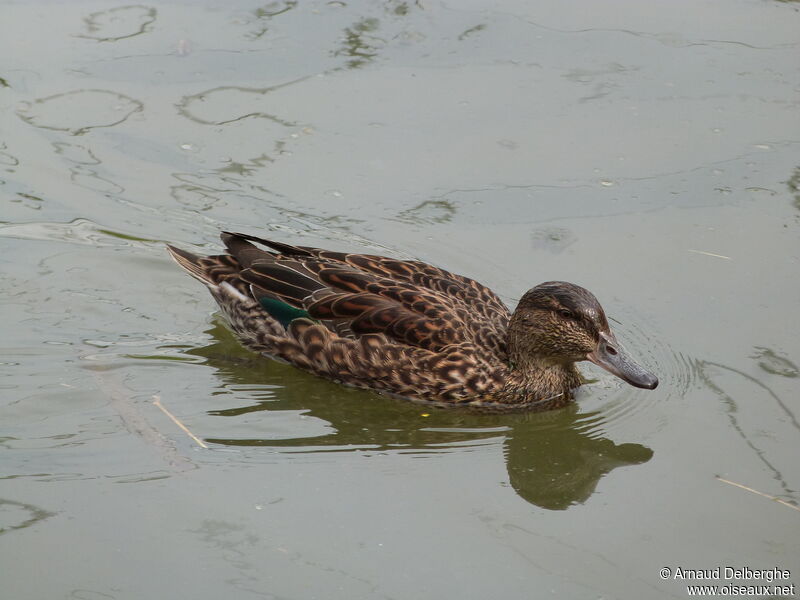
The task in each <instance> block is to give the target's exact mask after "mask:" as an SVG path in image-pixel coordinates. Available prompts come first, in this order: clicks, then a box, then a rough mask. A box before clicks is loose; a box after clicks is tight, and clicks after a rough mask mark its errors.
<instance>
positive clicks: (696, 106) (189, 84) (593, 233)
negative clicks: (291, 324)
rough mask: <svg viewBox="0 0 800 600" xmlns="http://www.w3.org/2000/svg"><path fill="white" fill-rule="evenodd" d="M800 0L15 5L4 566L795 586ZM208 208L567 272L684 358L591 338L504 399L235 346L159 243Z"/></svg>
mask: <svg viewBox="0 0 800 600" xmlns="http://www.w3.org/2000/svg"><path fill="white" fill-rule="evenodd" d="M798 7H800V5H798V4H796V3H791V2H771V1H768V0H747V1H736V2H722V1H721V0H711V1H709V2H705V3H697V2H684V1H679V2H670V3H657V2H651V3H639V2H630V1H627V2H625V1H621V2H612V3H593V2H583V3H562V2H536V3H532V2H514V1H509V2H502V3H499V4H494V5H492V6H491V7H490V6H489V5H488V4H486V3H484V2H474V1H472V2H471V1H465V2H459V3H453V4H442V3H438V2H429V1H424V2H385V3H378V2H350V1H348V2H338V1H337V2H322V1H321V2H292V1H286V2H272V3H263V2H237V3H235V4H234V7H233V8H224V7H223V4H222V3H212V2H205V3H201V2H174V3H168V2H165V3H148V4H142V5H123V4H114V3H108V2H80V1H79V2H53V3H47V2H2V3H0V56H2V57H3V59H2V61H0V109H1V110H0V206H2V213H0V248H1V249H2V271H0V281H1V282H2V288H1V289H0V292H1V293H2V295H3V304H2V331H3V335H2V342H3V343H2V359H0V360H1V362H2V366H1V367H0V369H1V370H2V371H1V372H2V375H3V378H2V381H1V382H0V386H2V395H0V423H1V424H2V425H0V440H2V457H3V462H2V465H3V469H2V479H1V480H0V565H2V567H1V568H2V587H3V590H4V591H3V597H4V598H5V597H7V598H13V599H22V598H25V599H27V598H37V599H38V598H65V599H80V600H89V599H91V600H99V599H101V598H114V599H117V600H121V599H137V600H138V599H141V598H170V597H174V598H189V597H192V598H219V597H225V598H250V597H267V598H297V599H300V598H302V599H308V598H321V599H322V598H324V599H330V598H342V599H354V598H454V597H458V598H476V599H477V598H515V599H516V598H520V599H523V598H525V599H527V598H543V597H553V598H575V599H584V598H586V599H589V598H591V599H595V598H626V599H627V598H683V597H686V595H687V593H686V584H687V583H698V582H696V581H680V580H675V579H672V578H671V579H669V580H666V581H665V580H662V579H661V577H660V576H659V571H660V569H661V568H663V567H669V568H671V569H673V570H674V569H675V568H677V567H683V568H690V569H712V568H714V567H717V566H722V567H725V566H732V567H736V568H741V567H749V568H753V569H756V568H775V567H777V568H782V569H789V570H790V571H791V574H792V578H791V580H790V581H789V582H778V583H791V582H794V583H800V536H798V532H800V513H798V511H797V510H795V509H794V508H793V507H797V506H798V504H799V503H800V491H799V488H798V486H800V466H798V453H799V452H800V425H798V419H800V417H799V416H798V415H799V414H800V393H798V392H800V389H799V388H798V367H797V364H798V362H799V361H800V342H798V335H797V326H796V320H797V318H796V313H797V307H798V300H800V284H798V281H800V278H798V272H799V271H798V257H800V245H799V244H798V238H799V237H800V235H799V234H800V166H798V165H800V153H799V152H798V150H800V117H799V116H798V114H800V113H798V108H799V107H800V106H799V105H800V102H799V101H798V92H800V84H799V83H798V82H800V78H799V77H798V75H800V61H799V60H798V58H800V52H799V51H800V42H798V31H800V12H798ZM222 229H230V230H234V231H246V232H252V233H256V234H269V235H271V236H274V237H275V238H276V239H284V240H294V239H297V238H298V237H299V238H301V240H302V242H303V243H305V244H308V245H326V246H328V247H331V248H335V249H350V250H356V251H369V252H379V253H384V254H390V255H395V256H403V257H406V256H414V257H418V258H421V259H424V260H427V261H429V262H432V263H434V264H437V265H440V266H443V267H445V268H448V269H450V270H453V271H456V272H459V273H463V274H465V275H469V276H472V277H474V278H476V279H478V280H480V281H482V282H484V283H486V284H489V285H491V286H492V287H493V288H494V289H496V290H497V291H498V292H499V293H500V294H501V296H503V297H504V298H505V299H506V300H507V301H508V302H509V304H512V305H513V304H514V303H515V301H516V299H517V298H518V297H519V295H520V294H521V293H522V292H523V291H524V290H526V289H527V288H529V287H531V286H532V285H534V284H536V283H538V282H541V281H545V280H549V279H565V280H569V281H574V282H576V283H579V284H581V285H584V286H586V287H588V288H589V289H591V290H592V291H594V292H595V294H596V295H597V296H598V297H599V298H600V300H601V302H602V303H603V304H604V306H605V308H606V311H607V312H608V313H609V315H610V316H611V317H612V318H613V323H612V325H613V326H614V327H615V329H616V330H617V332H618V336H619V337H620V338H621V339H622V340H623V341H624V342H625V343H626V345H627V346H628V347H629V349H630V350H631V352H632V353H633V354H634V355H636V356H638V357H640V358H641V359H642V362H643V363H644V364H646V365H647V366H649V367H650V368H651V369H652V370H653V371H655V372H656V373H657V374H658V375H659V377H660V379H661V385H660V386H659V388H658V389H657V390H655V391H654V392H647V391H643V390H636V389H633V388H630V387H625V386H624V385H623V384H621V383H620V382H619V381H617V380H615V379H614V378H613V377H611V376H610V375H606V374H605V373H603V372H600V371H598V370H596V369H594V368H590V367H585V368H584V372H585V373H586V375H587V377H588V378H589V379H590V380H591V383H590V384H589V385H587V386H585V387H584V388H583V389H582V391H581V392H580V394H579V398H578V402H577V404H576V405H575V406H573V407H571V408H569V409H566V410H562V411H557V412H552V413H545V414H534V415H507V416H475V415H470V414H463V413H459V412H448V411H441V410H427V411H426V410H425V409H423V408H421V407H419V406H414V405H411V404H406V403H403V402H400V401H397V400H392V399H386V398H383V397H380V396H377V395H375V394H371V393H367V392H363V391H356V390H350V389H343V388H341V387H338V386H336V385H334V384H331V383H328V382H325V381H322V380H319V379H316V378H314V377H312V376H309V375H306V374H303V373H300V372H298V371H296V370H294V369H292V368H290V367H287V366H285V365H280V364H276V363H272V362H268V361H265V360H262V359H260V358H258V357H256V356H254V355H252V354H250V353H249V352H247V351H245V350H243V349H241V348H240V347H239V346H238V345H237V344H236V342H235V341H234V340H233V338H232V337H231V335H230V334H229V333H228V332H227V330H226V329H225V328H224V326H223V325H222V324H221V322H220V321H219V320H218V318H217V317H216V316H215V314H214V305H213V302H212V300H211V298H210V296H209V295H208V294H207V293H206V292H205V291H204V290H203V289H202V286H200V285H198V284H197V283H196V282H195V281H193V280H191V279H190V278H188V277H186V276H185V274H183V273H182V272H181V271H180V270H179V269H178V268H177V267H176V266H175V265H174V264H173V263H172V262H171V261H170V260H169V259H168V258H167V255H166V253H165V252H164V249H163V243H164V242H165V241H171V242H174V243H177V244H178V245H180V246H182V247H184V248H187V249H194V250H197V251H212V250H214V249H216V248H218V247H219V243H218V240H217V235H218V231H219V230H222ZM154 399H160V403H161V405H163V406H164V407H165V408H166V409H168V410H169V411H170V412H172V413H173V414H175V415H176V416H177V417H178V418H179V419H180V420H181V421H182V422H183V423H184V424H185V425H186V426H187V427H188V428H189V430H190V431H191V432H193V433H194V434H195V435H196V436H198V438H199V440H200V442H202V443H203V444H204V445H206V446H207V448H203V447H201V446H200V445H198V444H197V443H196V442H195V441H193V440H192V439H191V438H190V437H189V436H188V435H186V434H185V433H184V432H183V431H182V430H180V429H179V428H178V426H177V425H176V424H175V423H173V422H172V421H171V420H170V419H169V418H168V417H167V415H166V414H165V413H163V412H162V411H161V410H160V409H159V407H158V405H156V404H154ZM719 477H721V478H723V479H725V480H728V481H731V482H736V483H739V484H742V485H745V486H747V487H749V488H752V489H753V490H757V491H759V492H761V493H763V494H766V495H768V496H772V497H775V498H778V499H780V500H782V501H784V502H785V504H781V503H779V502H776V501H773V500H770V499H769V498H767V497H764V496H761V495H758V494H756V493H753V492H751V491H748V490H745V489H742V488H739V487H736V486H734V485H731V484H729V483H726V482H723V481H721V480H720V479H719ZM710 583H719V584H720V585H722V584H725V583H737V584H742V583H746V582H742V581H733V582H731V581H727V582H726V581H716V582H715V581H712V582H710ZM750 583H754V582H752V581H751V582H750ZM755 583H763V582H755Z"/></svg>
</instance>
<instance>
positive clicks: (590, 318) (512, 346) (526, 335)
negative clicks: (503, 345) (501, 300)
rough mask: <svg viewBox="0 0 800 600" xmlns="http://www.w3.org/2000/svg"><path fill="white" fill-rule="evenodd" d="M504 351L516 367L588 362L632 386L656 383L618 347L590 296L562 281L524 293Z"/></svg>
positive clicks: (602, 313) (654, 378) (538, 367)
mask: <svg viewBox="0 0 800 600" xmlns="http://www.w3.org/2000/svg"><path fill="white" fill-rule="evenodd" d="M508 350H509V357H510V359H511V362H512V363H513V364H514V365H515V366H516V367H517V368H521V369H526V368H528V369H530V370H532V371H533V370H536V369H541V368H542V366H543V365H559V364H561V365H564V366H565V367H571V366H572V365H573V364H574V363H576V362H579V361H583V360H590V361H592V362H593V363H594V364H596V365H598V366H600V367H602V368H604V369H605V370H606V371H608V372H609V373H612V374H613V375H616V376H617V377H619V378H620V379H622V380H623V381H625V382H627V383H629V384H631V385H633V386H636V387H638V388H645V389H648V390H652V389H654V388H655V387H656V386H657V385H658V378H657V377H656V376H655V375H653V374H652V373H650V372H649V371H648V370H647V369H645V368H644V367H642V366H641V365H639V364H637V363H636V361H634V360H633V358H631V357H630V355H628V353H627V352H626V351H625V350H624V349H623V348H622V346H620V345H619V343H618V342H617V339H616V338H615V337H614V334H613V333H612V331H611V328H610V327H609V325H608V321H607V320H606V315H605V312H603V307H601V306H600V303H599V302H598V301H597V298H595V297H594V294H592V293H591V292H590V291H589V290H586V289H584V288H582V287H580V286H577V285H574V284H572V283H567V282H565V281H548V282H546V283H542V284H539V285H537V286H536V287H535V288H533V289H531V290H529V291H528V292H526V293H525V295H524V296H523V297H522V299H521V300H520V301H519V305H518V306H517V309H516V310H515V311H514V314H513V315H512V316H511V321H510V322H509V326H508Z"/></svg>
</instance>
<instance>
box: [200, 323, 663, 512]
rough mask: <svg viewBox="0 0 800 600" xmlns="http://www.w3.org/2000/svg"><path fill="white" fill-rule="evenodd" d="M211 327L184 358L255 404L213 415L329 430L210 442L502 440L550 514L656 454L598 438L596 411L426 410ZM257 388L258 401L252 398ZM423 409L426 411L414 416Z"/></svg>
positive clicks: (525, 488) (513, 479) (298, 444)
mask: <svg viewBox="0 0 800 600" xmlns="http://www.w3.org/2000/svg"><path fill="white" fill-rule="evenodd" d="M207 333H209V334H210V335H211V336H212V337H213V338H214V339H215V342H214V343H213V344H210V345H208V346H205V347H201V348H195V349H191V350H188V351H187V352H186V354H189V355H193V356H198V357H202V358H203V359H204V361H205V363H206V364H207V365H209V366H211V367H213V368H215V369H216V370H217V375H218V377H219V378H220V379H221V380H222V382H223V386H224V387H225V388H226V389H228V390H237V389H239V390H242V389H243V388H246V391H245V393H246V394H247V395H248V396H251V397H253V399H254V400H255V401H254V402H252V403H251V404H250V405H248V406H241V407H237V408H228V409H220V410H214V411H211V412H210V414H212V415H216V416H223V417H233V418H237V417H242V415H247V414H249V413H252V412H261V411H263V412H264V413H265V415H264V417H265V418H266V417H268V415H269V413H273V412H276V411H303V413H304V414H305V415H308V416H311V417H316V418H317V419H321V420H323V421H326V422H328V423H329V424H330V427H331V428H332V429H333V431H332V432H330V433H327V434H324V435H321V436H316V437H296V438H284V439H266V438H264V439H241V438H233V437H230V438H221V437H220V438H206V441H207V442H209V443H213V444H222V445H229V446H264V447H271V448H287V449H288V448H291V449H295V450H301V449H302V451H304V452H315V451H320V452H322V451H333V450H339V451H345V450H348V451H352V450H360V451H370V452H381V451H397V450H402V451H404V452H415V451H416V452H426V451H428V452H438V451H443V450H446V449H448V448H450V449H452V450H457V449H458V448H463V447H464V446H471V445H476V444H481V443H490V442H489V441H488V440H496V439H497V438H498V437H502V438H503V445H504V456H505V460H506V467H507V469H508V477H509V481H510V483H511V486H512V487H513V489H514V490H515V491H516V493H517V494H518V495H519V496H520V497H522V498H523V499H525V500H527V501H528V502H530V503H532V504H535V505H537V506H540V507H542V508H545V509H550V510H564V509H567V508H569V507H570V506H573V505H575V504H581V503H584V502H586V501H587V500H588V499H589V498H590V497H591V495H592V494H593V493H594V491H595V489H596V487H597V484H598V483H599V481H600V479H602V478H603V477H604V476H605V475H607V474H608V473H610V472H611V471H613V470H614V469H615V468H617V467H623V466H628V465H637V464H642V463H645V462H647V461H648V460H650V458H652V456H653V452H652V450H650V449H649V448H647V447H645V446H642V445H640V444H633V443H625V444H617V443H615V442H613V441H612V440H609V439H607V438H603V437H600V435H599V433H598V427H597V425H598V421H599V420H601V419H602V416H600V415H598V414H596V413H585V412H584V413H581V412H580V407H579V406H577V405H575V404H572V405H570V406H568V407H566V408H564V409H561V410H557V411H551V412H545V413H527V414H525V413H523V414H505V415H475V414H470V413H467V412H464V411H452V410H447V409H426V408H425V407H420V406H418V405H414V404H409V403H407V402H404V401H402V400H396V401H393V400H387V399H383V400H381V401H376V400H378V399H377V398H375V397H374V396H375V394H374V393H373V392H369V391H364V390H358V389H348V388H343V387H341V386H337V385H335V384H333V383H330V382H327V381H324V380H321V379H319V378H317V377H314V376H312V375H309V374H307V373H303V372H301V371H298V370H297V369H294V368H293V367H291V366H289V365H284V364H281V363H277V362H274V361H265V360H263V359H261V358H260V357H258V356H257V355H254V354H252V353H250V352H248V351H247V350H244V349H243V348H242V347H241V346H240V345H239V343H238V342H237V341H236V339H235V338H234V337H233V336H232V335H231V333H230V332H229V331H228V330H227V329H226V328H225V327H224V326H223V325H222V322H219V323H218V324H216V325H215V326H214V327H213V328H212V329H210V330H209V331H208V332H207ZM259 388H261V389H262V390H263V393H264V395H263V396H261V397H262V398H264V399H263V400H258V396H259V392H258V389H259ZM241 393H242V392H241V391H240V392H239V394H241ZM227 397H228V398H230V396H227ZM421 413H425V414H427V415H428V416H427V417H425V418H420V414H421ZM223 429H227V428H223ZM233 429H237V428H233ZM228 430H229V431H230V429H228Z"/></svg>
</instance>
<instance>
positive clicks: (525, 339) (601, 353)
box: [168, 232, 658, 412]
mask: <svg viewBox="0 0 800 600" xmlns="http://www.w3.org/2000/svg"><path fill="white" fill-rule="evenodd" d="M221 237H222V241H223V243H224V244H225V246H226V249H227V253H226V254H221V255H218V256H197V255H194V254H191V253H189V252H186V251H185V250H180V249H178V248H175V247H173V246H168V249H169V251H170V253H171V254H172V257H173V258H174V259H175V261H176V262H177V263H178V264H179V265H180V266H181V267H183V268H184V269H186V271H188V272H189V274H190V275H192V276H193V277H195V278H196V279H198V280H200V281H201V282H202V283H204V284H205V285H206V287H207V288H208V289H209V291H210V292H211V295H212V296H213V297H214V299H215V300H216V301H217V303H218V304H219V306H220V308H221V309H222V311H223V313H224V314H225V317H226V318H227V321H228V323H229V324H230V327H231V329H232V330H233V332H234V333H235V334H236V336H237V337H238V338H239V340H240V341H241V342H242V343H243V344H244V345H245V346H246V347H247V348H249V349H251V350H253V351H255V352H258V353H261V354H263V355H266V356H268V357H271V358H274V359H278V360H281V361H285V362H287V363H290V364H292V365H294V366H296V367H298V368H300V369H304V370H306V371H310V372H312V373H314V374H316V375H319V376H322V377H325V378H328V379H332V380H334V381H338V382H340V383H344V384H348V385H352V386H356V387H361V388H368V389H372V390H377V391H379V392H383V393H388V394H392V395H395V396H400V397H403V398H407V399H411V400H415V401H419V402H426V403H431V404H434V405H439V406H464V407H470V408H473V409H478V410H481V411H490V412H507V411H513V410H545V409H552V408H558V407H561V406H564V405H565V404H567V403H568V402H570V400H571V399H572V390H574V389H575V388H577V387H578V386H579V385H580V384H581V379H580V375H579V373H578V370H577V368H576V367H575V363H576V362H580V361H584V360H589V361H592V362H593V363H595V364H597V365H599V366H600V367H602V368H604V369H606V370H607V371H609V372H611V373H613V374H614V375H616V376H617V377H619V378H620V379H622V380H624V381H626V382H627V383H629V384H631V385H633V386H636V387H639V388H646V389H653V388H655V387H656V385H658V379H657V378H656V377H655V376H654V375H653V374H652V373H650V372H648V371H647V370H645V369H644V368H643V367H641V366H639V365H638V364H637V363H636V362H634V360H633V359H632V358H631V357H630V356H629V355H628V354H627V353H626V352H625V351H624V350H623V349H622V347H621V346H620V345H619V344H618V343H617V340H616V338H615V337H614V334H613V333H612V332H611V329H610V328H609V325H608V321H607V320H606V316H605V313H604V312H603V309H602V307H601V306H600V303H599V302H598V301H597V299H596V298H595V297H594V295H593V294H592V293H591V292H589V291H588V290H586V289H584V288H582V287H580V286H577V285H575V284H572V283H567V282H563V281H548V282H546V283H541V284H539V285H537V286H536V287H534V288H533V289H531V290H529V291H528V292H526V293H525V295H524V296H522V298H521V299H520V301H519V304H518V306H517V308H516V310H514V312H513V313H510V312H509V310H508V308H507V307H506V306H505V304H504V303H503V302H502V300H500V298H499V297H498V296H497V295H496V294H495V293H494V292H492V291H491V290H490V289H489V288H487V287H486V286H483V285H481V284H480V283H478V282H477V281H474V280H472V279H468V278H467V277H463V276H461V275H456V274H454V273H450V272H448V271H445V270H443V269H439V268H437V267H434V266H432V265H429V264H426V263H423V262H419V261H402V260H395V259H392V258H386V257H383V256H373V255H369V254H347V253H342V252H332V251H328V250H321V249H318V248H310V247H305V246H291V245H289V244H285V243H281V242H275V241H271V240H266V239H261V238H258V237H255V236H251V235H245V234H242V233H227V232H225V233H222V236H221ZM255 244H258V245H259V246H262V247H264V248H268V249H269V250H265V249H262V248H259V247H258V246H256V245H255Z"/></svg>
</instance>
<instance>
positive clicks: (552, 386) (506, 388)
mask: <svg viewBox="0 0 800 600" xmlns="http://www.w3.org/2000/svg"><path fill="white" fill-rule="evenodd" d="M580 383H581V380H580V374H579V373H578V369H577V368H576V367H575V363H572V362H569V363H560V362H551V361H546V360H541V359H528V360H526V361H525V362H523V363H522V364H512V365H511V371H510V373H509V376H508V377H507V379H506V381H505V383H504V385H503V387H502V389H501V391H500V393H499V394H498V396H501V397H502V398H503V400H502V401H503V402H508V403H512V404H524V405H526V406H530V407H531V408H533V407H534V406H538V405H539V404H541V405H542V409H549V408H557V407H559V406H563V405H565V404H567V402H569V401H570V400H571V399H572V390H573V389H574V388H576V387H578V386H579V385H580Z"/></svg>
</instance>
